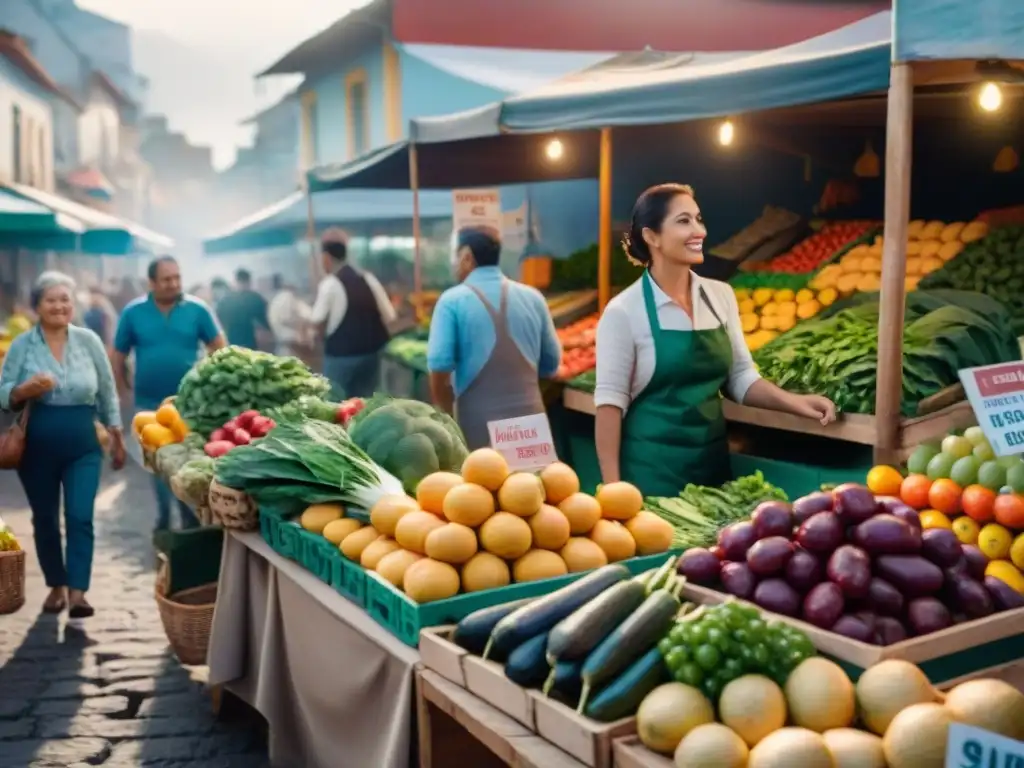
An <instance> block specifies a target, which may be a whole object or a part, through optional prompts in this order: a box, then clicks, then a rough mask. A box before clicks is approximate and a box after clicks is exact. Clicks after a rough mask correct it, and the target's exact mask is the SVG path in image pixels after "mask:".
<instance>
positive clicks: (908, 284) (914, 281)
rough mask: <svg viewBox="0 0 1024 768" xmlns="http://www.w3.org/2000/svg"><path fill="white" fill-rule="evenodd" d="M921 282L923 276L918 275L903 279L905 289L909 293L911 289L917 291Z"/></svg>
mask: <svg viewBox="0 0 1024 768" xmlns="http://www.w3.org/2000/svg"><path fill="white" fill-rule="evenodd" d="M920 282H921V278H920V277H917V276H914V277H908V278H906V279H905V280H904V281H903V290H904V291H906V292H907V293H910V292H911V291H916V290H917V285H918V283H920Z"/></svg>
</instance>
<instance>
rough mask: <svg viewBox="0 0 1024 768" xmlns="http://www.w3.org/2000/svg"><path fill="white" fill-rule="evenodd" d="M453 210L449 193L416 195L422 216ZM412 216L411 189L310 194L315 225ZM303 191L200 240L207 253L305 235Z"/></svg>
mask: <svg viewBox="0 0 1024 768" xmlns="http://www.w3.org/2000/svg"><path fill="white" fill-rule="evenodd" d="M451 215H452V196H451V194H450V193H443V192H429V193H424V194H421V195H420V218H423V219H441V218H449V217H450V216H451ZM410 219H412V192H410V191H408V190H384V189H377V190H370V189H366V190H358V191H352V190H345V191H341V190H339V191H336V192H326V193H323V194H318V195H314V196H313V220H314V223H315V226H316V228H317V229H324V228H326V227H330V226H341V227H344V226H349V225H353V224H362V223H369V224H380V223H387V222H390V223H394V222H404V221H408V220H410ZM307 226H308V210H307V203H306V196H305V194H304V193H302V192H293V193H292V194H290V195H288V197H286V198H284V199H283V200H280V201H278V202H276V203H274V204H273V205H270V206H268V207H266V208H264V209H263V210H261V211H258V212H256V213H254V214H252V215H251V216H247V217H246V218H244V219H242V220H241V221H239V222H237V223H235V224H233V225H232V226H231V227H229V228H228V229H227V230H225V231H224V232H221V233H220V234H218V235H214V236H213V237H209V238H206V239H205V240H203V251H204V252H205V253H206V254H207V255H209V256H212V255H215V254H224V253H236V252H238V251H255V250H264V249H268V248H281V247H286V246H290V245H294V244H295V243H296V242H297V241H299V240H301V239H302V238H303V237H304V236H305V234H306V228H307Z"/></svg>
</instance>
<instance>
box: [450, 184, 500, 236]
mask: <svg viewBox="0 0 1024 768" xmlns="http://www.w3.org/2000/svg"><path fill="white" fill-rule="evenodd" d="M452 229H453V230H454V231H455V232H456V233H458V232H459V231H460V230H463V229H489V230H492V231H493V232H494V236H495V237H497V238H499V239H500V238H501V230H502V217H501V191H500V190H499V189H498V188H497V187H495V188H493V189H453V190H452Z"/></svg>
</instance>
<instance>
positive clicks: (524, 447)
mask: <svg viewBox="0 0 1024 768" xmlns="http://www.w3.org/2000/svg"><path fill="white" fill-rule="evenodd" d="M487 431H488V432H489V433H490V436H491V447H492V448H493V449H494V450H496V451H497V452H498V453H500V454H501V455H502V456H504V457H505V461H507V462H508V466H509V468H510V469H512V470H513V471H526V472H529V471H532V470H535V469H543V468H544V467H546V466H547V465H548V464H552V463H554V462H556V461H558V456H557V455H556V454H555V441H554V440H553V439H552V437H551V424H550V423H549V422H548V416H547V414H546V413H535V414H533V415H532V416H520V417H519V418H516V419H502V420H500V421H489V422H487ZM1022 768H1024V766H1022Z"/></svg>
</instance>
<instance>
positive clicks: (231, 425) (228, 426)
mask: <svg viewBox="0 0 1024 768" xmlns="http://www.w3.org/2000/svg"><path fill="white" fill-rule="evenodd" d="M276 426H277V423H276V422H275V421H274V420H273V419H271V418H269V417H267V416H261V415H260V412H259V411H255V410H250V411H242V412H241V413H240V414H238V415H237V416H235V417H233V418H231V419H229V420H228V421H225V422H224V424H222V425H221V426H219V427H217V428H216V429H215V430H213V432H211V433H210V439H209V440H207V441H206V445H205V446H204V448H203V450H204V451H205V452H206V455H207V456H209V457H211V458H214V459H216V458H219V457H221V456H223V455H224V454H225V453H227V452H228V451H230V450H231V449H232V448H235V447H236V446H239V445H248V444H249V443H251V442H252V441H253V440H255V439H258V438H261V437H266V436H267V435H268V434H269V433H270V430H272V429H273V428H274V427H276Z"/></svg>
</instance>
